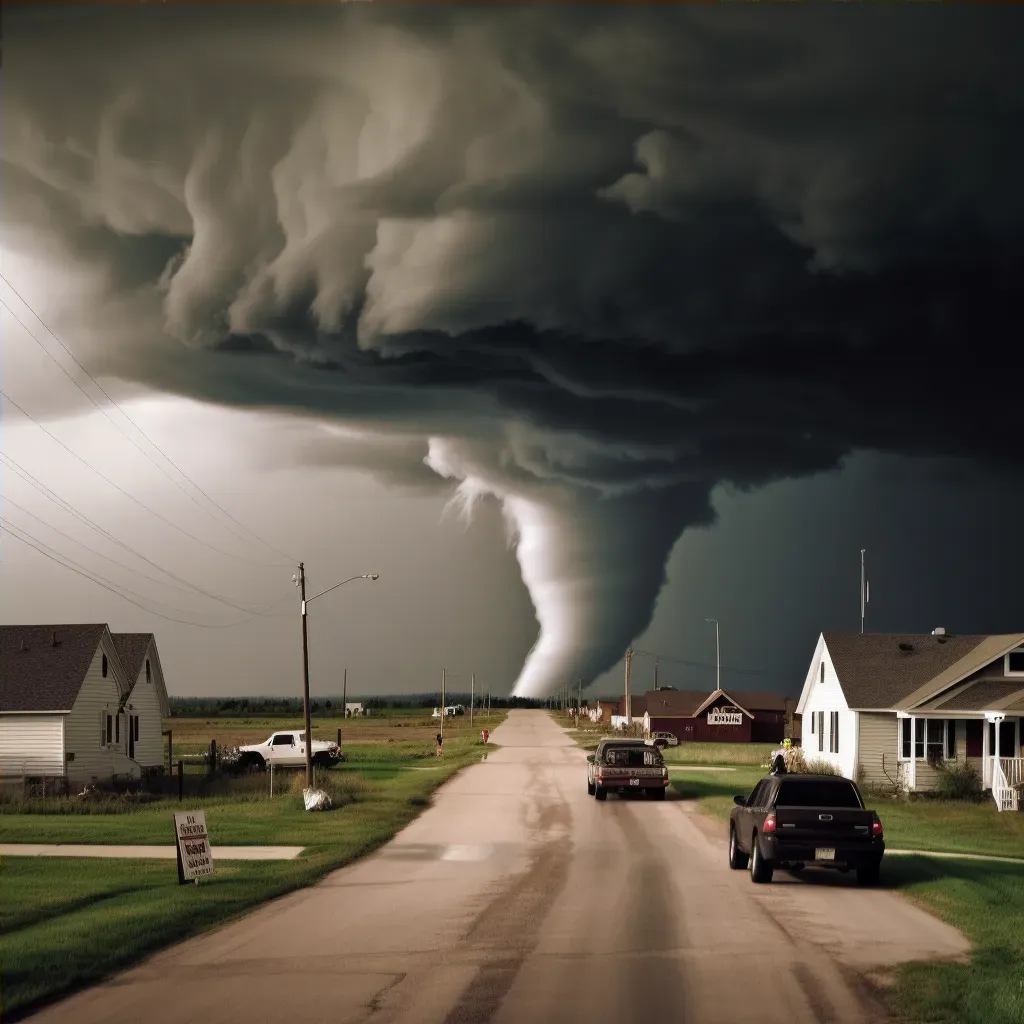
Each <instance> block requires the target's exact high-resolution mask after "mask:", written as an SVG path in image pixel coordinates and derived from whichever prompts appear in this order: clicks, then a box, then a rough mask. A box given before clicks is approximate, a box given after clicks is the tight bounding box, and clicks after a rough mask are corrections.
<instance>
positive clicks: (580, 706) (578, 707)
mask: <svg viewBox="0 0 1024 1024" xmlns="http://www.w3.org/2000/svg"><path fill="white" fill-rule="evenodd" d="M582 710H583V679H582V677H581V678H580V699H579V700H578V701H577V702H576V728H577V729H578V728H579V727H580V712H581V711H582Z"/></svg>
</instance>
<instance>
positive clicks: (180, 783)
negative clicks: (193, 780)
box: [178, 761, 185, 800]
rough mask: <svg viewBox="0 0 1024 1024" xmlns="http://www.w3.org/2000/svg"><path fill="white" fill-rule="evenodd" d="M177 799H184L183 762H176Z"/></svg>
mask: <svg viewBox="0 0 1024 1024" xmlns="http://www.w3.org/2000/svg"><path fill="white" fill-rule="evenodd" d="M178 799H179V800H184V799H185V762H184V761H179V762H178Z"/></svg>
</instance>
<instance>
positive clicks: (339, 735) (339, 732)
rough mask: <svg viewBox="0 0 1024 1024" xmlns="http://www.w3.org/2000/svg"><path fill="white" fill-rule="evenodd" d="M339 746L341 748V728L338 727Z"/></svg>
mask: <svg viewBox="0 0 1024 1024" xmlns="http://www.w3.org/2000/svg"><path fill="white" fill-rule="evenodd" d="M338 746H339V747H340V746H341V726H340V725H339V726H338Z"/></svg>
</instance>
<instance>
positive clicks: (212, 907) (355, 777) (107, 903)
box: [0, 712, 504, 1020]
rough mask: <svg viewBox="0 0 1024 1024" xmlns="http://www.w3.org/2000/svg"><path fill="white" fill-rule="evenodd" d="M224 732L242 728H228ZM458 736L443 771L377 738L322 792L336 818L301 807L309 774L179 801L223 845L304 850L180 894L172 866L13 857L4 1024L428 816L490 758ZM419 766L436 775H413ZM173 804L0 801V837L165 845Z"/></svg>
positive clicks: (9, 860)
mask: <svg viewBox="0 0 1024 1024" xmlns="http://www.w3.org/2000/svg"><path fill="white" fill-rule="evenodd" d="M503 717H504V712H501V713H496V714H493V715H492V717H491V724H490V727H491V728H494V727H495V726H496V725H497V724H498V723H499V722H500V721H501V719H502V718H503ZM217 724H218V725H227V727H228V728H229V729H230V728H232V723H230V721H227V720H224V719H221V720H220V721H219V722H217ZM285 728H286V726H285ZM435 731H436V730H435ZM266 732H269V730H266ZM454 733H455V730H452V729H450V728H448V727H447V723H446V728H445V756H444V758H443V759H442V760H441V762H440V763H438V761H437V759H436V758H435V757H433V748H432V747H431V753H430V761H429V762H428V761H426V760H424V757H423V755H422V746H423V744H422V743H421V742H420V741H419V740H418V739H417V740H414V741H413V742H412V743H406V742H402V741H396V742H394V743H390V744H389V743H387V738H386V737H384V738H383V739H379V740H377V744H378V745H377V748H376V750H374V749H372V748H373V743H374V741H369V742H368V744H367V746H368V747H370V748H371V750H370V752H369V753H368V754H367V755H366V757H365V758H363V759H362V760H361V761H360V762H359V763H352V762H350V763H347V764H344V765H342V766H340V767H338V768H336V769H334V770H332V771H330V772H328V773H325V776H324V781H325V785H326V788H328V789H329V791H331V792H332V793H333V794H334V796H335V801H336V807H335V809H334V810H332V811H328V812H325V813H317V814H310V813H308V812H307V811H305V810H304V809H303V806H302V799H301V787H302V781H303V779H302V773H301V772H294V773H288V777H285V778H282V775H284V773H275V776H276V779H275V782H276V784H278V786H279V789H278V792H277V793H276V794H275V796H274V797H273V798H271V797H270V795H269V792H268V789H269V787H268V786H267V782H268V779H267V777H266V776H265V775H263V776H257V777H254V778H248V779H244V780H240V782H241V784H242V786H243V789H244V788H245V787H247V786H251V787H257V788H255V789H253V790H252V791H251V792H245V793H244V794H243V796H242V797H241V798H240V797H239V796H235V797H231V796H219V797H211V798H207V799H205V800H195V799H188V801H187V803H186V804H185V805H181V806H187V807H188V808H189V809H192V808H198V807H202V808H203V809H205V811H206V820H207V825H208V827H209V830H210V837H211V840H212V842H213V844H214V845H215V846H220V845H229V844H273V845H296V846H305V847H306V850H305V852H304V853H303V855H302V856H301V857H300V858H299V859H297V860H294V861H283V862H265V861H264V862H235V863H225V862H223V861H221V862H219V863H218V864H217V873H216V875H215V876H214V877H213V878H212V879H210V880H209V881H204V882H203V884H201V885H199V886H192V885H187V886H179V885H178V884H177V870H176V868H175V865H174V862H173V861H157V862H154V861H129V860H79V859H65V858H28V857H25V858H22V857H5V858H3V861H2V863H0V964H3V973H2V988H0V1003H2V1007H3V1019H4V1020H12V1019H15V1018H16V1017H17V1016H19V1015H20V1014H23V1013H25V1012H27V1011H29V1010H30V1009H31V1008H33V1007H36V1006H38V1005H40V1004H41V1003H43V1002H46V1001H49V1000H52V999H54V998H56V997H58V996H60V995H63V994H66V993H68V992H70V991H72V990H74V989H76V988H80V987H82V986H83V985H86V984H89V983H90V982H94V981H97V980H99V979H100V978H102V977H104V976H106V975H108V974H110V973H111V972H113V971H117V970H120V969H123V968H125V967H128V966H130V965H131V964H133V963H135V962H137V961H139V960H141V959H142V958H144V957H145V956H147V955H149V954H150V953H152V952H154V951H156V950H158V949H160V948H162V947H164V946H166V945H168V944H170V943H172V942H175V941H177V940H180V939H183V938H186V937H187V936H189V935H194V934H196V933H197V932H199V931H203V930H206V929H208V928H211V927H213V926H214V925H217V924H219V923H222V922H223V921H225V920H226V919H228V918H230V917H232V916H234V915H236V914H239V913H241V912H242V911H245V910H248V909H251V908H252V907H254V906H257V905H259V904H260V903H263V902H264V901H266V900H268V899H272V898H274V897H276V896H281V895H283V894H285V893H287V892H289V891H291V890H293V889H296V888H299V887H301V886H305V885H310V884H312V883H314V882H316V881H318V880H319V879H321V878H322V877H323V876H324V875H326V874H327V873H328V872H329V871H331V870H333V869H335V868H338V867H341V866H343V865H345V864H347V863H349V862H350V861H352V860H354V859H355V858H357V857H360V856H362V855H363V854H366V853H368V852H370V851H371V850H373V849H375V848H377V847H378V846H380V845H382V844H383V843H385V842H387V841H388V840H389V839H391V838H392V837H393V836H394V835H395V833H396V832H398V831H400V830H401V829H402V828H403V827H404V826H405V825H407V824H408V823H409V822H410V821H411V820H412V819H413V818H415V817H416V815H417V814H419V813H420V811H421V810H422V809H423V808H424V807H425V806H426V805H427V804H428V803H429V797H430V794H431V793H432V792H433V791H434V790H435V789H436V788H437V787H438V786H439V785H440V784H441V783H442V782H444V781H445V780H446V779H448V778H450V777H451V776H452V775H453V774H455V772H457V771H458V770H459V768H461V767H463V766H465V765H468V764H472V763H474V762H475V761H477V760H479V758H480V757H481V756H482V748H481V747H480V746H479V735H478V734H477V735H476V739H475V741H474V739H473V738H471V734H470V733H469V730H468V728H467V729H463V730H462V732H461V735H455V734H454ZM430 735H431V736H432V735H433V733H430ZM219 742H220V740H219V739H218V743H219ZM416 762H419V766H421V767H429V768H430V769H431V770H430V771H416V770H412V769H413V768H415V767H417V764H416ZM37 803H38V802H37ZM48 803H49V804H50V807H51V809H53V808H55V806H56V805H57V804H58V803H59V802H58V801H54V800H53V799H52V798H51V800H50V801H49V802H48ZM32 806H36V804H33V805H32ZM177 809H179V804H178V802H177V800H167V801H161V802H159V803H157V804H150V805H146V806H144V807H141V808H138V809H131V810H125V811H123V812H122V813H116V814H113V813H88V814H80V813H44V814H39V813H32V814H26V813H9V811H10V810H11V808H10V807H3V806H2V805H0V842H60V843H118V844H135V843H141V844H168V845H169V844H171V843H172V842H173V826H172V824H171V820H172V819H171V813H172V812H173V811H174V810H177ZM55 878H59V879H60V886H59V887H58V886H55V885H54V879H55Z"/></svg>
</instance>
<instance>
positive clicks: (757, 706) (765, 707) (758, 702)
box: [728, 690, 795, 714]
mask: <svg viewBox="0 0 1024 1024" xmlns="http://www.w3.org/2000/svg"><path fill="white" fill-rule="evenodd" d="M728 693H729V696H730V697H732V699H733V700H734V701H736V703H737V704H739V705H740V706H741V707H744V708H746V709H747V710H748V711H750V712H751V713H752V714H756V713H757V712H758V711H785V710H786V701H787V700H788V699H789V698H787V697H785V696H783V695H782V694H781V693H770V692H768V691H767V690H729V691H728ZM794 704H795V701H794Z"/></svg>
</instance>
